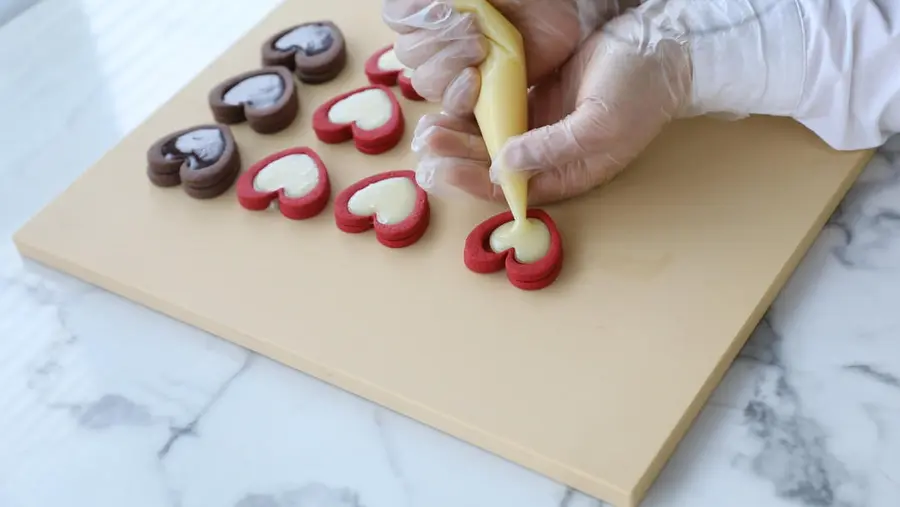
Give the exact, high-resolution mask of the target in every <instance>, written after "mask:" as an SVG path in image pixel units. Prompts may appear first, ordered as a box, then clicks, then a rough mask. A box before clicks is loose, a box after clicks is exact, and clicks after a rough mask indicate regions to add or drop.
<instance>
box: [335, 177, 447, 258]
mask: <svg viewBox="0 0 900 507" xmlns="http://www.w3.org/2000/svg"><path fill="white" fill-rule="evenodd" d="M430 216H431V210H430V207H429V205H428V194H427V193H426V192H425V191H424V190H422V188H421V187H419V185H418V184H416V173H415V172H413V171H388V172H384V173H380V174H376V175H374V176H369V177H368V178H364V179H362V180H360V181H357V182H356V183H354V184H353V185H351V186H349V187H347V188H346V189H344V190H343V191H342V192H341V193H340V194H338V195H337V197H336V198H335V202H334V220H335V223H336V224H337V226H338V229H340V230H342V231H344V232H347V233H351V234H358V233H361V232H365V231H367V230H369V229H375V237H376V238H377V239H378V241H379V242H380V243H381V244H383V245H384V246H387V247H390V248H403V247H406V246H409V245H412V244H413V243H415V242H416V241H418V240H419V239H420V238H421V237H422V236H423V235H424V234H425V230H426V229H428V223H429V219H430Z"/></svg>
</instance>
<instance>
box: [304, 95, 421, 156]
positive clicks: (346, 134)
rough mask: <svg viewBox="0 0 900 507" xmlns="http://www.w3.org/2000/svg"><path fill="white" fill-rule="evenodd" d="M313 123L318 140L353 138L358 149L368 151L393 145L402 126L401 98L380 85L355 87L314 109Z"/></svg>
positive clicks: (371, 152)
mask: <svg viewBox="0 0 900 507" xmlns="http://www.w3.org/2000/svg"><path fill="white" fill-rule="evenodd" d="M312 123H313V130H314V131H315V133H316V137H318V138H319V140H320V141H322V142H325V143H329V144H337V143H342V142H345V141H349V140H351V139H352V140H353V142H354V144H355V145H356V149H357V150H359V151H360V152H362V153H367V154H369V155H377V154H379V153H383V152H386V151H388V150H390V149H391V148H393V147H394V146H396V145H397V143H399V142H400V139H402V138H403V133H404V128H405V122H404V119H403V111H402V110H401V109H400V102H398V101H397V98H396V97H394V94H393V93H391V90H390V89H389V88H387V87H385V86H382V85H372V86H366V87H363V88H357V89H356V90H352V91H349V92H347V93H344V94H342V95H339V96H337V97H335V98H333V99H331V100H329V101H328V102H326V103H324V104H322V105H321V106H319V108H318V109H316V112H315V114H313V122H312Z"/></svg>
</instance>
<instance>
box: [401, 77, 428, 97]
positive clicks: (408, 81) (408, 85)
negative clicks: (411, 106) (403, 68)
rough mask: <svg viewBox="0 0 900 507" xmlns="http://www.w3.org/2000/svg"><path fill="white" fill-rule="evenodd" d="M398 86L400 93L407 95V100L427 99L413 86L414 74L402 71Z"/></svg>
mask: <svg viewBox="0 0 900 507" xmlns="http://www.w3.org/2000/svg"><path fill="white" fill-rule="evenodd" d="M397 86H398V87H399V88H400V93H401V94H402V95H403V96H404V97H406V99H407V100H415V101H417V102H421V101H423V100H425V98H424V97H422V96H421V95H419V92H417V91H416V89H415V88H413V85H412V76H411V75H410V74H408V73H406V72H402V73H400V75H399V76H397Z"/></svg>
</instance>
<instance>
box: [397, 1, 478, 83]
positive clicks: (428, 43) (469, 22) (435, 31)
mask: <svg viewBox="0 0 900 507" xmlns="http://www.w3.org/2000/svg"><path fill="white" fill-rule="evenodd" d="M472 39H476V40H478V39H481V40H482V41H483V40H484V36H483V35H482V34H481V31H480V30H479V29H478V25H477V23H476V21H475V18H474V16H473V15H471V14H469V13H458V12H455V11H453V12H452V13H451V14H450V16H449V17H447V18H446V19H445V20H443V21H441V22H440V24H435V25H434V26H432V27H429V28H419V29H416V30H413V31H409V32H407V33H403V34H401V35H400V36H399V37H397V40H396V41H395V42H394V52H395V53H396V54H397V59H398V60H400V62H401V63H403V65H406V66H407V67H410V68H413V69H415V68H418V67H419V66H421V65H423V64H424V63H425V62H427V61H428V60H430V59H431V58H432V57H434V56H435V55H436V54H438V53H439V52H440V51H441V50H442V49H444V48H445V47H447V46H449V45H451V44H453V43H455V42H459V41H464V40H472ZM463 54H464V53H463ZM482 58H483V57H482Z"/></svg>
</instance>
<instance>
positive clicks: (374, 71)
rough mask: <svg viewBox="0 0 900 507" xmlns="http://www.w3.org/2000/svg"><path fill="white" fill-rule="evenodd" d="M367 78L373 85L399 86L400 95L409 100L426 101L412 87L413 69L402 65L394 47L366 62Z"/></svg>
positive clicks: (387, 48)
mask: <svg viewBox="0 0 900 507" xmlns="http://www.w3.org/2000/svg"><path fill="white" fill-rule="evenodd" d="M365 68H366V77H367V78H368V80H369V82H370V83H372V84H378V85H383V86H395V85H397V86H399V87H400V93H401V94H402V95H403V96H404V97H406V98H407V99H409V100H416V101H421V100H424V99H423V98H422V97H421V96H420V95H419V94H418V93H417V92H416V90H415V89H414V88H413V86H412V69H410V68H409V67H407V66H405V65H403V64H402V63H400V60H398V59H397V55H396V53H394V45H393V44H392V45H390V46H386V47H383V48H381V49H379V50H378V51H376V52H375V53H373V54H372V56H370V57H369V59H368V60H366V67H365Z"/></svg>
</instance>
